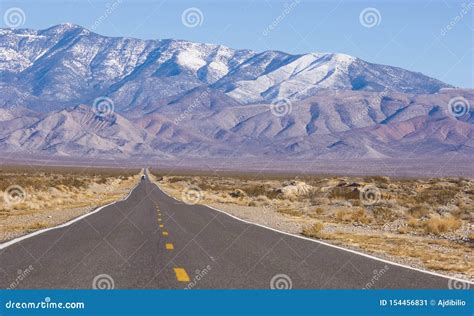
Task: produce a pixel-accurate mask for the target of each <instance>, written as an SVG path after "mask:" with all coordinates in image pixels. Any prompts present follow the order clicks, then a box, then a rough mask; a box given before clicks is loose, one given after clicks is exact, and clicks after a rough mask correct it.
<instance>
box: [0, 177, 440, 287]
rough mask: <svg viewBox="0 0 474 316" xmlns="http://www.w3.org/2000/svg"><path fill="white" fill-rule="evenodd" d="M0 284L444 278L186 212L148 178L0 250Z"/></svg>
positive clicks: (415, 283)
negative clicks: (118, 197) (90, 210)
mask: <svg viewBox="0 0 474 316" xmlns="http://www.w3.org/2000/svg"><path fill="white" fill-rule="evenodd" d="M160 226H162V227H160ZM20 276H21V277H20ZM12 284H13V286H12ZM0 287H1V288H9V287H10V288H13V287H14V288H84V289H90V288H93V287H98V288H110V287H113V288H119V289H121V288H125V289H130V288H171V289H174V288H178V289H179V288H181V289H182V288H186V287H187V288H225V289H227V288H261V289H268V288H271V287H275V288H288V287H291V288H294V289H297V288H315V289H320V288H348V289H361V288H364V287H367V288H377V289H379V288H389V289H392V288H447V287H448V279H446V278H442V277H439V276H435V275H431V274H427V273H423V272H420V271H416V270H411V269H407V268H404V267H400V266H396V265H391V264H388V263H385V262H382V261H378V260H374V259H371V258H367V257H364V256H361V255H358V254H354V253H351V252H347V251H344V250H340V249H337V248H333V247H330V246H326V245H323V244H319V243H316V242H312V241H309V240H305V239H301V238H297V237H294V236H289V235H286V234H282V233H279V232H276V231H272V230H269V229H265V228H263V227H259V226H256V225H252V224H248V223H245V222H242V221H239V220H237V219H235V218H232V217H230V216H228V215H226V214H223V213H221V212H218V211H215V210H212V209H210V208H208V207H205V206H200V205H187V204H184V203H182V202H178V201H176V200H174V199H173V198H170V197H168V196H167V195H166V194H164V193H163V192H162V191H160V189H159V188H158V187H157V186H156V185H155V184H153V183H151V182H149V181H148V180H147V179H146V180H143V181H142V182H141V183H140V184H139V185H138V186H137V187H136V188H135V189H134V190H133V191H132V192H131V194H130V196H129V197H128V198H127V199H126V200H124V201H120V202H117V203H115V204H113V205H110V206H107V207H105V208H103V209H102V210H100V211H98V212H96V213H94V214H92V215H90V216H87V217H85V218H83V219H81V220H79V221H77V222H75V223H73V224H71V225H69V226H66V227H62V228H58V229H54V230H50V231H47V232H44V233H42V234H39V235H37V236H34V237H31V238H28V239H25V240H22V241H20V242H18V243H15V244H12V245H10V246H8V247H6V248H4V249H2V250H0Z"/></svg>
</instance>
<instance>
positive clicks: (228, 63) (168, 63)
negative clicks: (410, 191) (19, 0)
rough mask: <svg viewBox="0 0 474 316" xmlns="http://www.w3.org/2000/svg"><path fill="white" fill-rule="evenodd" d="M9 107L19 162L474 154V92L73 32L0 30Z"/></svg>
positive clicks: (321, 65)
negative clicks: (28, 158)
mask: <svg viewBox="0 0 474 316" xmlns="http://www.w3.org/2000/svg"><path fill="white" fill-rule="evenodd" d="M0 95H1V98H0V151H2V152H7V153H17V152H22V153H29V154H37V153H47V154H52V155H59V156H72V157H84V156H87V157H98V156H101V157H102V156H103V157H107V156H110V155H114V156H115V157H133V156H140V157H150V158H153V157H162V158H173V157H178V156H183V157H195V156H199V157H211V156H212V157H214V156H215V157H243V156H250V157H267V156H268V157H296V158H308V159H313V158H323V159H326V158H328V159H334V158H390V157H400V156H413V157H420V156H421V157H424V156H426V157H429V156H430V155H441V156H442V155H446V154H452V153H455V154H456V155H461V156H465V155H467V156H469V155H472V154H473V153H474V147H473V145H474V144H473V139H474V137H473V136H474V115H473V111H474V109H472V108H471V107H470V104H474V90H472V89H459V88H454V87H452V86H450V85H448V84H445V83H443V82H441V81H439V80H436V79H433V78H430V77H428V76H425V75H423V74H421V73H416V72H411V71H408V70H404V69H401V68H397V67H391V66H385V65H378V64H373V63H369V62H366V61H364V60H361V59H359V58H356V57H352V56H349V55H345V54H335V53H308V54H301V55H292V54H287V53H284V52H279V51H265V52H255V51H252V50H246V49H242V50H235V49H231V48H228V47H225V46H222V45H214V44H202V43H193V42H189V41H183V40H173V39H165V40H140V39H134V38H123V37H106V36H101V35H99V34H96V33H93V32H91V31H89V30H87V29H85V28H82V27H80V26H78V25H74V24H69V23H67V24H61V25H57V26H53V27H51V28H48V29H45V30H31V29H0ZM453 100H455V101H456V104H457V105H459V104H460V106H461V111H462V113H461V114H459V113H457V112H455V113H453V109H452V108H450V107H452V105H453Z"/></svg>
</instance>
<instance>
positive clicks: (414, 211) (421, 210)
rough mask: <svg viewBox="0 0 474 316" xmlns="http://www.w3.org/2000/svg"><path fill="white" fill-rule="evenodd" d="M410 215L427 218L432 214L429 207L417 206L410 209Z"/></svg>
mask: <svg viewBox="0 0 474 316" xmlns="http://www.w3.org/2000/svg"><path fill="white" fill-rule="evenodd" d="M407 212H408V214H409V215H411V216H413V217H416V218H420V217H423V216H427V215H428V214H429V213H430V210H429V207H428V206H426V205H415V206H413V207H411V208H409V209H408V211H407Z"/></svg>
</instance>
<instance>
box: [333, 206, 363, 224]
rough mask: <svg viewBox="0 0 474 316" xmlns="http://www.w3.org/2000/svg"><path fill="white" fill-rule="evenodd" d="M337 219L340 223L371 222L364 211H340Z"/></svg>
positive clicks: (337, 213)
mask: <svg viewBox="0 0 474 316" xmlns="http://www.w3.org/2000/svg"><path fill="white" fill-rule="evenodd" d="M335 219H336V221H338V222H345V223H347V222H356V223H361V224H367V223H370V222H371V219H370V217H369V216H367V213H366V212H365V210H364V209H357V210H355V211H347V210H339V211H337V212H336V215H335Z"/></svg>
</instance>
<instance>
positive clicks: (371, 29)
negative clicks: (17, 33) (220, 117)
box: [0, 0, 474, 88]
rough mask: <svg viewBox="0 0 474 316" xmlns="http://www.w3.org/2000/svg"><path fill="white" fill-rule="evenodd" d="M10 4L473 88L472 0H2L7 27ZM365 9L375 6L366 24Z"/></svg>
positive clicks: (39, 21) (102, 29)
mask: <svg viewBox="0 0 474 316" xmlns="http://www.w3.org/2000/svg"><path fill="white" fill-rule="evenodd" d="M12 7H16V8H20V9H21V10H22V11H23V12H24V20H22V22H21V25H20V26H18V27H28V28H40V29H42V28H47V27H49V26H51V25H55V24H59V23H64V22H72V23H76V24H80V25H82V26H85V27H87V28H89V29H91V28H93V29H94V31H95V32H97V33H100V34H103V35H109V36H129V37H138V38H143V39H160V38H179V39H186V40H191V41H197V42H207V43H218V44H223V45H226V46H230V47H232V48H249V49H253V50H257V51H263V50H268V49H275V50H281V51H286V52H290V53H306V52H312V51H323V52H340V53H347V54H350V55H354V56H357V57H360V58H362V59H364V60H367V61H370V62H374V63H381V64H388V65H393V66H399V67H402V68H406V69H409V70H413V71H418V72H422V73H424V74H426V75H429V76H432V77H435V78H437V79H440V80H442V81H445V82H447V83H450V84H452V85H455V86H459V87H467V88H473V87H474V75H473V74H474V50H473V49H474V26H473V24H474V23H473V21H474V18H473V14H474V0H470V1H469V0H466V1H449V0H446V1H436V0H431V1H414V0H412V1H349V0H344V1H304V0H287V1H269V0H268V1H257V0H253V1H223V0H221V1H176V0H163V1H161V0H157V1H152V0H135V1H132V0H109V1H95V0H90V1H88V0H70V1H65V0H62V1H58V0H45V1H42V0H34V1H33V0H29V1H11V0H1V7H0V9H1V14H2V16H3V19H2V21H1V23H2V27H6V17H5V15H6V12H7V10H8V9H10V8H12ZM188 8H197V9H198V10H194V13H196V15H195V17H197V18H198V19H197V22H199V23H198V24H197V25H194V24H192V22H195V21H193V20H192V19H191V20H190V21H188V25H189V24H191V26H193V27H188V26H186V25H185V23H183V19H182V17H183V12H184V11H185V10H186V9H188ZM367 8H373V9H368V10H366V11H365V12H367V15H362V16H366V17H368V20H364V19H362V22H361V13H362V12H364V10H365V9H367ZM374 9H375V10H374ZM191 12H193V11H191ZM371 14H372V15H371ZM371 16H372V17H374V19H373V20H370V17H371ZM191 17H192V14H191ZM364 21H365V22H364ZM364 24H365V26H364Z"/></svg>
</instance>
